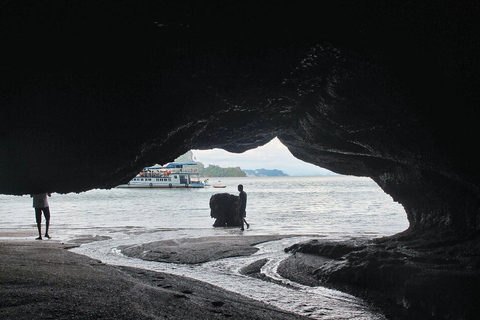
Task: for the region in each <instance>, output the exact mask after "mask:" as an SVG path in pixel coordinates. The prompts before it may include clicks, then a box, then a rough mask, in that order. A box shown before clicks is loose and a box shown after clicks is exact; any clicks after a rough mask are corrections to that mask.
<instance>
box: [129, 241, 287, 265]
mask: <svg viewBox="0 0 480 320" xmlns="http://www.w3.org/2000/svg"><path fill="white" fill-rule="evenodd" d="M282 238H285V236H240V237H233V236H224V237H221V236H218V237H203V238H181V239H172V240H162V241H155V242H150V243H145V244H140V245H137V244H136V245H132V246H121V247H120V249H121V250H122V253H123V254H125V255H127V256H129V257H134V258H139V259H143V260H149V261H158V262H171V263H183V264H196V263H203V262H208V261H214V260H218V259H223V258H228V257H239V256H248V255H251V254H253V253H255V252H257V251H258V249H257V248H255V247H254V245H256V244H259V243H262V242H266V241H274V240H279V239H282Z"/></svg>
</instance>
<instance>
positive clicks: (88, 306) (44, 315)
mask: <svg viewBox="0 0 480 320" xmlns="http://www.w3.org/2000/svg"><path fill="white" fill-rule="evenodd" d="M0 258H1V263H0V283H1V290H0V318H1V319H4V320H8V319H26V320H28V319H125V320H127V319H128V320H130V319H183V320H190V319H191V320H193V319H217V318H222V319H223V318H230V319H305V318H304V317H300V316H297V315H292V314H289V313H286V312H283V311H279V310H277V309H275V308H273V307H270V306H268V305H265V304H263V303H261V302H258V301H254V300H251V299H248V298H245V297H242V296H240V295H237V294H233V293H231V292H228V291H225V290H222V289H220V288H218V287H215V286H212V285H208V284H206V283H202V282H199V281H195V280H191V279H187V278H183V277H179V276H173V275H169V274H163V273H157V272H151V271H145V270H140V269H134V268H124V267H112V266H108V265H105V264H102V263H101V262H100V261H97V260H93V259H90V258H88V257H85V256H82V255H77V254H74V253H71V252H69V251H67V250H65V249H64V247H63V246H62V245H60V244H59V243H53V242H50V243H46V242H42V243H39V242H22V243H18V242H16V243H6V242H2V243H0Z"/></svg>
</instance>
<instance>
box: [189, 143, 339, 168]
mask: <svg viewBox="0 0 480 320" xmlns="http://www.w3.org/2000/svg"><path fill="white" fill-rule="evenodd" d="M192 152H193V155H194V156H195V158H196V159H195V160H196V161H199V162H202V163H203V164H204V165H205V166H208V165H209V164H214V165H218V166H220V167H223V168H228V167H240V168H242V169H243V170H255V169H278V170H282V171H283V172H284V173H286V174H288V175H289V176H315V175H331V174H334V173H333V172H331V171H329V170H327V169H323V168H320V167H318V166H315V165H313V164H310V163H307V162H304V161H301V160H299V159H297V158H295V157H294V156H293V155H292V153H291V152H290V151H289V150H288V148H287V147H285V146H284V145H283V144H282V143H281V142H280V140H278V139H277V138H274V139H273V140H272V141H270V142H269V143H267V144H265V145H263V146H261V147H258V148H255V149H251V150H248V151H245V152H244V153H231V152H228V151H225V150H223V149H209V150H192Z"/></svg>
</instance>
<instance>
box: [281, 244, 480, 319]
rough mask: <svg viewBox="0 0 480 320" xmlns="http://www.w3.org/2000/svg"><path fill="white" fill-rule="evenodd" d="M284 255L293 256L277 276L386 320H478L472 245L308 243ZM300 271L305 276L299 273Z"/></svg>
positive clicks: (479, 264)
mask: <svg viewBox="0 0 480 320" xmlns="http://www.w3.org/2000/svg"><path fill="white" fill-rule="evenodd" d="M285 250H286V251H288V252H292V253H294V255H292V256H291V257H290V258H289V259H287V260H286V261H284V262H282V264H281V265H280V266H279V268H278V271H279V273H280V274H282V275H283V276H285V277H287V278H290V279H291V280H294V281H299V282H302V283H305V284H308V285H320V284H323V285H327V286H331V287H334V288H337V289H341V290H345V291H349V292H351V293H353V294H356V295H359V296H362V297H364V298H365V299H366V300H370V301H372V302H373V303H374V304H375V305H377V306H381V307H382V309H383V310H384V312H385V313H386V315H387V317H388V318H389V319H478V316H479V315H480V305H479V304H478V297H479V296H480V258H479V257H478V255H477V253H476V252H477V251H478V243H477V242H476V241H474V242H468V243H462V244H461V245H458V244H444V245H441V246H438V245H436V246H434V247H432V246H428V245H427V246H426V245H425V244H424V243H413V242H406V243H405V242H403V241H399V240H393V239H392V238H385V239H376V240H374V241H371V242H363V243H355V242H339V243H331V242H322V241H312V242H306V243H301V244H296V245H294V246H291V247H289V248H286V249H285ZM297 254H300V257H297ZM305 255H306V257H305ZM313 257H317V259H315V258H313ZM309 260H310V262H309V263H306V262H305V261H309ZM311 261H313V262H311ZM312 266H313V267H312ZM302 269H306V271H304V272H299V271H301V270H302ZM296 273H299V274H300V275H297V274H296ZM306 275H307V276H306ZM308 275H309V276H308ZM315 280H316V281H315Z"/></svg>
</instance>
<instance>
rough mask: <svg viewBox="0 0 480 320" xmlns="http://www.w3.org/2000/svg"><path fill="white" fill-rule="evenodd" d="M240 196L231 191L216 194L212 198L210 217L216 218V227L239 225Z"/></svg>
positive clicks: (240, 223) (240, 222)
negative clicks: (230, 192) (238, 208)
mask: <svg viewBox="0 0 480 320" xmlns="http://www.w3.org/2000/svg"><path fill="white" fill-rule="evenodd" d="M237 207H238V196H235V195H233V194H229V193H218V194H214V195H213V196H212V197H211V198H210V217H212V218H215V219H216V220H215V223H214V224H213V226H214V227H239V226H241V225H242V221H241V220H240V217H239V216H238V211H237Z"/></svg>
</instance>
